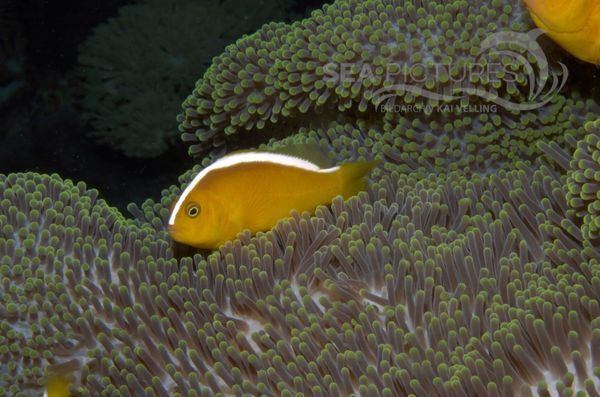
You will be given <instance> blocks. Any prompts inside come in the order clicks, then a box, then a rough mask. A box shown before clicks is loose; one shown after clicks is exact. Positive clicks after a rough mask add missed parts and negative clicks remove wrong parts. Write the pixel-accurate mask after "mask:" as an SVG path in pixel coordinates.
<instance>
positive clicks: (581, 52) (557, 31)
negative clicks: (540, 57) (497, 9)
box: [525, 0, 600, 65]
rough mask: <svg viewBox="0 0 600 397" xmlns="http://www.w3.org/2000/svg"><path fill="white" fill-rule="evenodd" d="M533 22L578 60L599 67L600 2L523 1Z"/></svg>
mask: <svg viewBox="0 0 600 397" xmlns="http://www.w3.org/2000/svg"><path fill="white" fill-rule="evenodd" d="M525 5H526V6H527V8H528V9H529V13H530V14H531V18H532V19H533V22H535V24H536V25H537V26H538V27H539V28H540V29H542V30H543V31H544V32H545V33H546V34H547V35H548V36H550V38H551V39H552V40H554V41H555V42H556V43H558V44H559V45H560V46H561V47H563V48H564V49H565V50H567V51H569V52H570V53H571V54H573V55H574V56H576V57H577V58H579V59H581V60H583V61H586V62H590V63H594V64H596V65H600V1H598V0H525Z"/></svg>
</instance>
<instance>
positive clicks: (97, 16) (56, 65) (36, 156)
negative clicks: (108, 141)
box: [0, 0, 325, 210]
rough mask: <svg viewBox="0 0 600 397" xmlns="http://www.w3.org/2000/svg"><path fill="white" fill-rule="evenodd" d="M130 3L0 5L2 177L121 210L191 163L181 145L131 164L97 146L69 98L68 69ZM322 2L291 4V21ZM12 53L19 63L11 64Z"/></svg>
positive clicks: (36, 0) (55, 0)
mask: <svg viewBox="0 0 600 397" xmlns="http://www.w3.org/2000/svg"><path fill="white" fill-rule="evenodd" d="M165 1H167V0H165ZM215 1H216V0H215ZM240 1H245V0H240ZM133 3H136V2H135V1H131V0H102V1H98V0H80V1H73V0H69V1H66V0H0V173H4V174H7V173H11V172H22V171H35V172H40V173H58V174H60V175H61V176H62V177H63V178H69V179H72V180H74V181H84V182H86V183H87V185H88V187H90V188H92V187H93V188H97V189H99V190H100V193H101V197H103V198H105V199H107V200H108V201H109V202H110V203H111V204H112V205H114V206H117V207H119V208H121V209H122V210H124V208H125V206H126V205H127V203H129V202H138V203H140V202H141V201H143V200H144V199H145V198H149V197H152V198H157V197H159V195H160V191H161V189H163V188H165V187H167V186H169V185H171V184H176V183H177V176H178V175H180V174H181V173H183V172H184V171H185V170H187V169H188V168H190V167H191V166H192V165H193V162H192V160H191V159H190V158H189V157H188V156H187V153H186V150H185V148H184V145H183V144H181V145H175V147H173V148H172V149H171V150H170V151H169V152H167V153H165V154H164V155H161V156H160V157H158V158H152V159H135V158H130V157H126V156H124V155H123V154H121V153H120V152H118V151H115V150H113V149H111V148H109V147H107V146H103V145H100V144H98V143H96V142H95V141H94V140H93V139H91V138H90V137H89V135H88V132H89V130H90V127H89V125H86V123H85V122H84V121H83V120H82V119H81V117H80V113H81V112H80V108H79V106H78V103H77V100H76V99H75V100H73V98H72V97H70V95H69V92H71V91H72V89H73V86H74V85H77V80H76V79H75V78H74V77H73V73H72V72H73V70H74V68H76V67H77V64H78V61H77V56H78V49H79V47H80V46H81V45H82V44H83V43H84V42H85V40H86V39H87V38H88V37H89V35H90V34H91V32H92V30H93V29H94V27H96V26H97V25H99V24H101V23H103V22H104V21H106V20H107V19H108V18H110V17H114V16H116V15H117V13H118V9H119V8H120V7H122V6H124V5H127V4H133ZM323 3H325V1H323V0H295V3H294V4H293V5H292V7H291V8H290V10H289V11H290V18H292V15H294V16H295V17H296V18H297V16H298V15H301V14H306V13H308V12H310V10H311V9H314V8H318V7H320V6H322V4H323ZM16 33H17V34H16ZM15 52H18V55H19V59H21V62H20V63H19V64H18V65H13V64H10V65H9V64H8V63H7V62H6V60H7V59H9V58H11V55H15V54H14V53H15ZM200 77H201V76H198V78H200ZM15 82H18V85H17V87H18V88H17V89H16V91H15V93H14V94H13V95H11V97H10V99H9V100H4V101H3V100H1V98H2V93H1V90H2V89H6V87H9V86H11V84H14V83H15ZM11 87H12V86H11ZM192 89H193V87H189V92H191V90H192ZM182 100H183V98H182ZM173 117H175V115H173Z"/></svg>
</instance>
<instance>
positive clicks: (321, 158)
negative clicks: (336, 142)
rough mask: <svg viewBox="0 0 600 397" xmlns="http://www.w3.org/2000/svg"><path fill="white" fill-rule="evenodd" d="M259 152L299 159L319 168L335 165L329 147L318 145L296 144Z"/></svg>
mask: <svg viewBox="0 0 600 397" xmlns="http://www.w3.org/2000/svg"><path fill="white" fill-rule="evenodd" d="M258 150H259V151H261V152H267V153H276V154H283V155H286V156H290V157H297V158H299V159H302V160H306V161H308V162H311V163H313V164H314V165H316V166H317V167H319V168H329V167H332V166H334V165H335V163H334V160H333V158H331V157H329V153H330V152H329V151H328V150H327V147H325V146H324V145H319V144H318V143H295V144H292V145H287V146H281V147H277V148H269V147H261V148H260V149H258Z"/></svg>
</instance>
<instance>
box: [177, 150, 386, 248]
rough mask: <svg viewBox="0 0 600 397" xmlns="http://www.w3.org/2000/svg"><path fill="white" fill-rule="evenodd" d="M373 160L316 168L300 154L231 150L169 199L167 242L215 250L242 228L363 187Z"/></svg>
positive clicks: (259, 227) (260, 226) (269, 223)
mask: <svg viewBox="0 0 600 397" xmlns="http://www.w3.org/2000/svg"><path fill="white" fill-rule="evenodd" d="M376 163H377V161H358V162H353V163H347V164H342V165H340V166H336V167H329V168H321V167H319V166H318V165H317V164H316V163H315V162H311V161H308V160H305V159H303V158H299V157H295V156H290V155H286V154H281V153H273V152H267V151H248V152H240V153H233V154H230V155H227V156H224V157H222V158H221V159H219V160H217V161H216V162H214V163H213V164H212V165H210V166H209V167H207V168H205V169H204V170H202V171H201V172H200V173H199V174H198V175H196V177H195V178H194V179H193V180H192V182H191V183H190V184H189V186H188V187H187V188H186V189H185V190H184V191H183V193H182V194H181V196H180V197H179V199H178V200H177V201H176V202H175V205H174V207H173V210H172V212H171V216H170V218H169V233H170V234H171V237H172V238H173V240H175V241H177V242H180V243H183V244H187V245H190V246H193V247H198V248H217V247H219V246H220V245H222V244H223V243H225V242H227V241H229V240H232V239H233V238H235V236H236V235H237V234H238V233H239V232H241V231H242V230H244V229H249V230H250V231H251V232H253V233H255V232H259V231H265V230H268V229H270V228H272V227H273V226H274V225H275V224H276V223H277V221H278V220H280V219H281V218H284V217H286V216H289V214H290V211H291V210H297V211H299V212H302V211H310V212H312V211H314V210H315V208H316V207H317V206H318V205H320V204H329V203H331V200H332V199H333V198H334V197H335V196H337V195H341V196H342V197H344V198H349V197H351V196H354V195H356V194H357V193H358V192H360V191H361V190H364V189H365V179H366V178H365V177H366V174H367V173H368V172H369V171H370V170H371V169H372V168H373V167H374V166H375V164H376Z"/></svg>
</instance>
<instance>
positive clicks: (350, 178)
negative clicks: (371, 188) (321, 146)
mask: <svg viewBox="0 0 600 397" xmlns="http://www.w3.org/2000/svg"><path fill="white" fill-rule="evenodd" d="M380 163H381V161H380V160H366V161H354V162H352V163H346V164H342V165H341V166H340V171H339V172H340V179H341V183H342V192H341V195H342V196H343V197H344V199H348V198H350V197H352V196H355V195H357V194H358V193H359V192H361V191H363V190H366V187H367V174H368V173H369V171H371V170H372V169H373V168H374V167H376V166H377V165H379V164H380Z"/></svg>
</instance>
